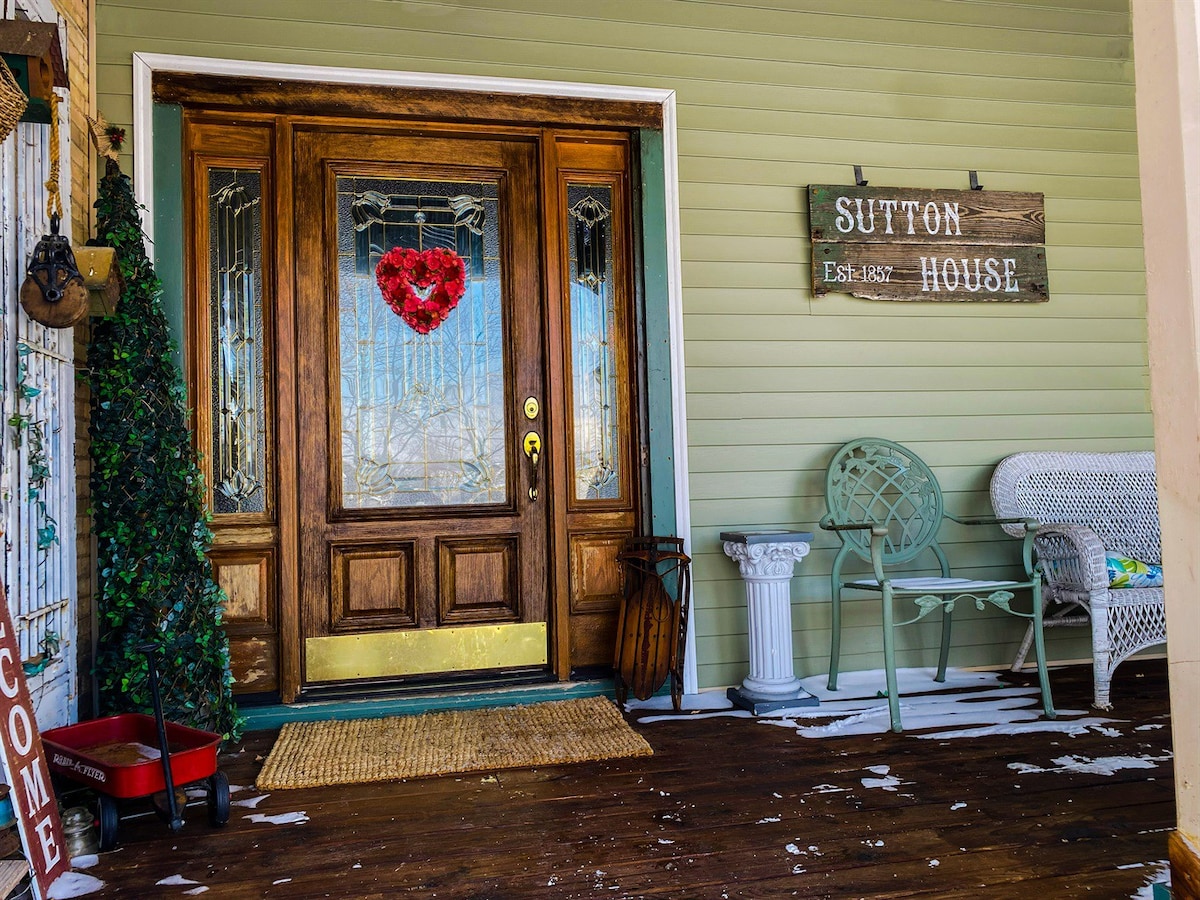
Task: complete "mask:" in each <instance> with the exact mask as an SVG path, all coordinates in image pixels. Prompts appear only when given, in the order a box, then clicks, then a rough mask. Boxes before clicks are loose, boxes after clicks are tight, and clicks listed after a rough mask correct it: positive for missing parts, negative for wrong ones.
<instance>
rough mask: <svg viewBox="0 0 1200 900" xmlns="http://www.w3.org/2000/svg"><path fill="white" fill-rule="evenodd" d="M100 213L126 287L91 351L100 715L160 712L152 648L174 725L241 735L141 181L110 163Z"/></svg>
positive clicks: (101, 230)
mask: <svg viewBox="0 0 1200 900" xmlns="http://www.w3.org/2000/svg"><path fill="white" fill-rule="evenodd" d="M96 209H97V211H98V222H97V232H98V234H99V235H100V239H101V240H102V241H103V242H104V243H106V244H108V245H109V246H111V247H114V248H115V249H116V253H117V260H118V263H119V264H120V269H121V274H122V276H123V277H124V279H125V290H124V292H123V293H122V295H121V300H120V303H119V304H118V306H117V311H116V314H115V315H113V316H111V317H110V318H107V319H103V320H100V321H97V322H96V324H95V326H94V328H93V331H92V340H91V343H90V344H89V346H88V371H89V379H90V384H91V390H92V422H91V428H90V433H91V438H92V442H91V452H92V478H91V484H92V513H93V516H94V519H95V525H94V528H95V535H96V542H97V569H98V579H97V584H96V606H97V610H98V613H99V620H100V629H99V630H100V638H99V646H98V648H97V651H96V667H95V673H96V677H97V681H98V690H99V698H100V707H101V712H102V713H104V714H110V713H118V712H130V711H136V712H149V711H150V710H151V709H152V708H153V706H152V699H151V693H150V684H149V679H148V668H147V657H146V652H147V648H148V647H150V646H152V647H153V650H152V651H150V652H153V653H154V655H155V660H156V665H157V667H158V670H159V682H160V688H161V692H162V701H163V713H164V715H165V716H166V718H167V719H168V720H169V721H173V722H180V723H182V724H185V725H191V726H194V727H197V728H203V729H206V730H209V731H215V732H217V733H219V734H224V735H227V736H229V737H232V738H236V737H237V736H238V735H239V733H240V731H241V727H242V719H241V718H240V716H239V715H238V712H237V707H236V706H235V704H234V701H233V694H232V684H233V678H232V676H231V675H230V671H229V642H228V639H227V638H226V635H225V631H224V629H223V628H222V627H221V611H222V602H223V599H224V595H223V593H222V591H221V589H220V587H219V586H218V585H217V584H216V583H215V582H214V580H213V577H212V567H211V565H210V563H209V561H208V558H207V556H206V553H207V551H208V549H209V547H210V546H211V543H212V532H211V531H210V530H209V528H208V514H207V511H206V509H205V503H204V486H203V480H202V476H201V474H200V470H199V467H198V465H197V460H196V454H195V451H194V449H193V447H192V443H191V439H190V433H189V430H188V426H187V414H186V407H185V394H184V386H183V379H182V376H181V374H180V372H179V370H178V368H177V367H176V365H175V363H174V361H173V360H172V357H171V352H172V342H171V338H170V334H169V332H168V328H167V319H166V315H165V314H164V312H163V308H162V303H161V293H162V289H161V284H160V282H159V280H158V278H157V277H156V276H155V274H154V267H153V265H152V263H151V262H150V260H149V259H148V258H147V256H146V245H145V235H144V234H143V232H142V223H141V216H140V214H139V210H138V205H137V202H136V201H135V199H134V196H133V190H132V186H131V184H130V181H129V178H128V177H127V176H126V175H123V174H122V173H121V171H120V169H119V168H118V167H117V165H116V163H115V162H113V161H111V160H109V161H108V163H107V168H106V171H105V175H104V177H103V178H102V179H101V181H100V188H99V199H98V200H97V201H96Z"/></svg>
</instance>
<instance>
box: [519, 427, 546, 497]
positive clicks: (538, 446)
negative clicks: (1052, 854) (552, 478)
mask: <svg viewBox="0 0 1200 900" xmlns="http://www.w3.org/2000/svg"><path fill="white" fill-rule="evenodd" d="M521 446H522V448H523V449H524V451H525V455H526V456H527V457H529V499H530V500H534V501H536V500H537V498H538V486H537V484H538V463H539V462H540V461H541V459H542V436H541V435H540V434H538V433H537V432H536V431H527V432H525V437H524V439H523V440H522V441H521Z"/></svg>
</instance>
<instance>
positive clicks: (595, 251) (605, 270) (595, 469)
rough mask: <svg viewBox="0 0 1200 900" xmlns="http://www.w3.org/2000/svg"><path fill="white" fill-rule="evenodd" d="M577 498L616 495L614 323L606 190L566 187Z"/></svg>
mask: <svg viewBox="0 0 1200 900" xmlns="http://www.w3.org/2000/svg"><path fill="white" fill-rule="evenodd" d="M567 217H568V221H567V227H568V235H569V236H568V240H567V247H568V251H569V253H570V256H569V259H568V265H569V272H568V281H569V285H570V291H571V394H572V399H573V411H574V425H575V434H574V446H575V459H574V471H575V479H574V481H575V486H574V491H575V498H576V499H577V500H612V499H616V498H618V497H620V496H621V471H620V446H621V445H620V441H621V434H620V430H619V428H620V425H619V423H620V413H621V410H620V400H619V382H618V378H617V373H618V363H617V357H616V353H617V349H618V347H619V343H618V340H617V327H618V318H617V310H616V308H615V306H614V297H613V286H612V283H611V279H610V276H611V273H612V270H613V247H612V222H611V219H612V188H611V187H609V186H608V185H580V184H572V185H569V186H568V188H567Z"/></svg>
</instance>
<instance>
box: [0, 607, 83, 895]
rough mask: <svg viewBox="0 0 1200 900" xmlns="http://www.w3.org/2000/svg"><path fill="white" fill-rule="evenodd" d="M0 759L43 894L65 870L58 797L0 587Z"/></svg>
mask: <svg viewBox="0 0 1200 900" xmlns="http://www.w3.org/2000/svg"><path fill="white" fill-rule="evenodd" d="M0 760H2V761H3V770H4V776H5V780H6V781H7V782H8V784H9V785H11V788H12V789H11V791H10V793H9V796H10V797H11V798H12V801H13V812H15V813H16V816H17V826H18V830H19V831H20V832H21V842H22V843H23V844H24V846H25V858H26V859H27V860H28V861H29V867H30V870H31V873H32V879H33V883H34V887H35V890H36V896H38V897H46V896H47V891H48V890H49V888H50V885H51V884H52V883H53V882H54V880H55V879H56V878H58V876H60V875H62V874H64V873H65V872H68V871H70V869H71V861H70V860H69V859H68V858H67V853H66V844H65V842H64V840H63V831H62V822H61V820H60V819H59V816H58V803H57V801H56V800H55V798H54V792H53V790H52V789H51V784H50V771H49V769H48V767H47V766H46V755H45V752H44V751H43V750H42V736H41V734H39V733H38V729H37V724H36V720H35V718H34V712H33V704H32V703H31V702H30V699H29V688H28V686H27V685H26V684H25V672H24V670H23V669H22V668H21V650H20V647H18V645H17V637H16V633H15V631H14V630H13V623H12V616H11V614H10V613H9V610H8V600H7V598H6V597H5V595H4V590H3V588H0Z"/></svg>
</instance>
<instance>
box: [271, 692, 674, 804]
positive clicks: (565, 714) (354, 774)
mask: <svg viewBox="0 0 1200 900" xmlns="http://www.w3.org/2000/svg"><path fill="white" fill-rule="evenodd" d="M653 753H654V751H653V750H651V749H650V745H649V744H648V743H646V741H645V739H644V738H642V737H641V736H640V735H639V734H637V732H635V731H634V730H633V729H632V728H630V727H629V725H628V724H626V722H625V720H624V719H623V718H622V716H621V713H620V711H619V710H618V709H617V707H616V706H614V705H613V704H612V702H611V701H609V700H607V699H606V698H604V697H587V698H584V699H581V700H556V701H553V702H550V703H537V704H533V705H530V706H503V707H495V708H490V709H470V710H452V711H447V712H430V713H424V714H422V715H418V716H391V717H388V718H385V719H352V720H348V721H332V722H288V723H287V724H285V725H284V726H283V729H282V730H281V731H280V733H279V739H278V740H277V741H276V742H275V746H274V747H272V748H271V752H270V754H269V755H268V756H267V761H266V762H265V763H264V764H263V767H262V771H261V772H260V773H259V775H258V779H257V781H256V785H257V787H258V788H259V789H260V790H283V789H285V788H302V787H321V786H325V785H335V784H366V783H369V782H376V781H397V780H399V779H402V778H419V777H421V776H424V775H449V774H452V773H458V772H483V771H490V770H493V769H517V768H527V767H530V766H548V765H559V764H562V763H576V762H586V761H588V760H596V759H617V758H621V757H631V756H650V755H652V754H653Z"/></svg>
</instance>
